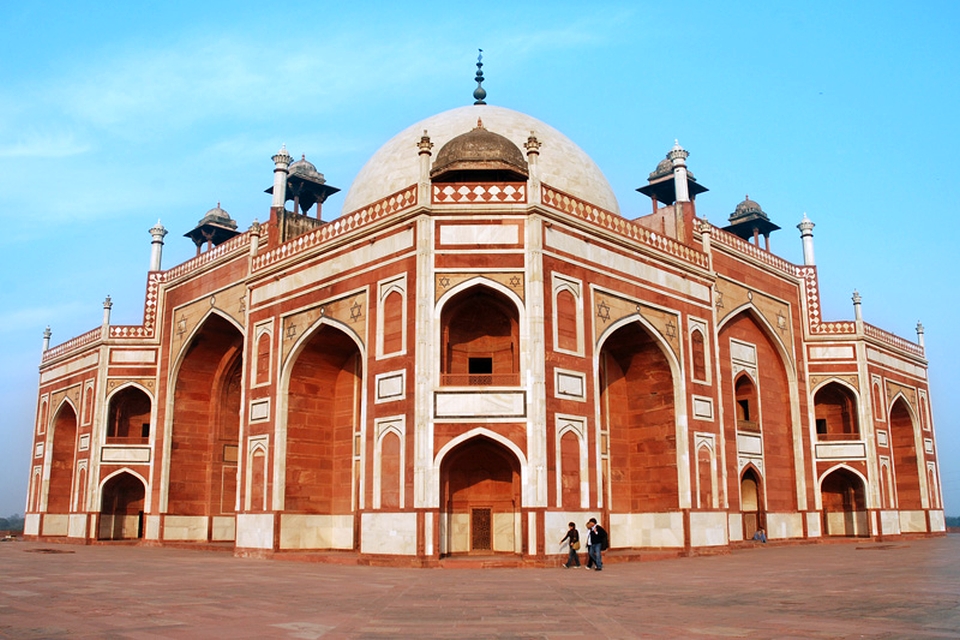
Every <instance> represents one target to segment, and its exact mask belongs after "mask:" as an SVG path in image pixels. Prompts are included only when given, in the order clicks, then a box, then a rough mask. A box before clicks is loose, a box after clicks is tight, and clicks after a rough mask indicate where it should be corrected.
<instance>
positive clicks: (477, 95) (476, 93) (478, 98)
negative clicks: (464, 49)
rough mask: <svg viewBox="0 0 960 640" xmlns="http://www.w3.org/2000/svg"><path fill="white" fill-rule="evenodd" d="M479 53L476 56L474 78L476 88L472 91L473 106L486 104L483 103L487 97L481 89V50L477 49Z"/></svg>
mask: <svg viewBox="0 0 960 640" xmlns="http://www.w3.org/2000/svg"><path fill="white" fill-rule="evenodd" d="M477 51H479V52H480V53H479V54H478V55H477V75H476V77H475V78H474V79H475V80H476V81H477V88H476V89H474V90H473V97H474V99H475V102H474V103H473V104H487V103H486V102H484V101H483V99H484V98H486V97H487V92H486V91H485V90H484V88H483V49H477Z"/></svg>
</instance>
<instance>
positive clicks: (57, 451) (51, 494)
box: [47, 402, 77, 514]
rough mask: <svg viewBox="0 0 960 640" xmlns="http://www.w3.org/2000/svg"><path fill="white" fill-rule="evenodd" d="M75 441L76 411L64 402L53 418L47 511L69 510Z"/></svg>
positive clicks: (64, 511)
mask: <svg viewBox="0 0 960 640" xmlns="http://www.w3.org/2000/svg"><path fill="white" fill-rule="evenodd" d="M76 441H77V412H76V411H75V410H74V408H73V405H71V404H70V403H68V402H64V403H63V405H61V406H60V410H59V411H57V415H56V417H54V419H53V454H52V455H51V458H50V484H49V488H48V492H47V513H64V514H65V513H69V512H70V502H71V501H70V497H71V492H72V491H73V469H74V467H75V460H74V458H75V455H76V450H77V445H76Z"/></svg>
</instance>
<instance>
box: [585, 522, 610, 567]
mask: <svg viewBox="0 0 960 640" xmlns="http://www.w3.org/2000/svg"><path fill="white" fill-rule="evenodd" d="M586 526H587V558H588V562H587V568H588V569H589V568H591V566H592V567H593V569H595V570H596V571H603V556H602V552H603V551H606V550H607V548H608V547H609V546H610V538H609V537H608V536H607V532H606V530H605V529H604V528H603V527H601V526H600V525H599V524H597V519H596V518H590V519H589V520H587V525H586Z"/></svg>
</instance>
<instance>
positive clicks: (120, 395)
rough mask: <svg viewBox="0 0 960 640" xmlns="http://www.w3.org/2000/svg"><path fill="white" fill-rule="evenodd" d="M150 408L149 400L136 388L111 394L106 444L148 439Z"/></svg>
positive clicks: (128, 388)
mask: <svg viewBox="0 0 960 640" xmlns="http://www.w3.org/2000/svg"><path fill="white" fill-rule="evenodd" d="M150 408H151V404H150V398H149V397H148V396H147V394H146V393H144V392H143V391H141V390H140V389H137V388H136V387H126V388H125V389H121V390H120V391H118V392H117V393H115V394H113V396H112V397H111V398H110V408H109V410H108V412H107V414H108V415H107V442H111V441H125V442H129V441H131V440H133V441H139V440H143V439H145V438H149V437H150Z"/></svg>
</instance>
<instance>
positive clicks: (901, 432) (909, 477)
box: [890, 396, 923, 511]
mask: <svg viewBox="0 0 960 640" xmlns="http://www.w3.org/2000/svg"><path fill="white" fill-rule="evenodd" d="M890 447H891V448H892V449H893V472H894V474H895V476H896V486H897V507H898V508H899V509H900V510H901V511H903V510H906V509H922V508H923V507H922V500H921V497H920V467H919V465H918V460H917V445H916V427H915V423H914V420H913V415H912V413H911V412H910V409H909V408H908V406H907V403H906V401H905V400H904V399H903V397H902V396H901V397H899V398H897V399H896V401H895V402H894V403H893V406H892V407H891V408H890Z"/></svg>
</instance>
